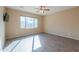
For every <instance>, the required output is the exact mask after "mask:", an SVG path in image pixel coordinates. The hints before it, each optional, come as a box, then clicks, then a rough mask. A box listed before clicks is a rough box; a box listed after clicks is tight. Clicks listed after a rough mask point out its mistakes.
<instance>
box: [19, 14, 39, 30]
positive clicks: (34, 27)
mask: <svg viewBox="0 0 79 59" xmlns="http://www.w3.org/2000/svg"><path fill="white" fill-rule="evenodd" d="M20 17H25V28H22V29H37V28H38V26H39V25H38V24H39V23H38V18H36V17H29V16H23V15H20ZM26 17H29V18H34V19H35V20H36V21H37V25H36V26H37V27H36V26H33V27H32V28H29V27H27V25H26V24H27V23H26V22H27V19H26ZM20 28H21V18H20Z"/></svg>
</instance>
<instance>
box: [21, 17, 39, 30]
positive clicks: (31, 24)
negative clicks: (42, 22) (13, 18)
mask: <svg viewBox="0 0 79 59" xmlns="http://www.w3.org/2000/svg"><path fill="white" fill-rule="evenodd" d="M20 26H21V28H27V29H32V28H37V27H38V19H37V18H31V17H25V16H21V17H20Z"/></svg>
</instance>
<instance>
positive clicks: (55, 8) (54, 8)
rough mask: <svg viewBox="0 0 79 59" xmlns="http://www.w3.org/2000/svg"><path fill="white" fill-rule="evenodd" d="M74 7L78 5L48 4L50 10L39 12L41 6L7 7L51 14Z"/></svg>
mask: <svg viewBox="0 0 79 59" xmlns="http://www.w3.org/2000/svg"><path fill="white" fill-rule="evenodd" d="M74 7H76V6H48V8H49V9H50V11H47V12H45V13H39V12H37V10H38V9H37V8H40V7H39V6H23V7H22V6H7V8H11V9H16V10H21V11H25V12H30V13H34V14H37V15H50V14H53V13H55V12H59V11H62V10H66V9H70V8H74Z"/></svg>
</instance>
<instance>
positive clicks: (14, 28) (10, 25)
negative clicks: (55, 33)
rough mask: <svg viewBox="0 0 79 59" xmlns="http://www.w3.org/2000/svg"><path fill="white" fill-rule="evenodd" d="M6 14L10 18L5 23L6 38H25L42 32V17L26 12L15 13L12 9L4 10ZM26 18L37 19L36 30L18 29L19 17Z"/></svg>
mask: <svg viewBox="0 0 79 59" xmlns="http://www.w3.org/2000/svg"><path fill="white" fill-rule="evenodd" d="M6 11H7V13H8V14H9V16H10V19H9V21H8V22H7V23H6V38H7V39H10V38H15V37H19V36H25V35H29V34H32V33H40V32H43V26H42V24H43V19H42V18H43V17H42V16H38V15H35V14H31V13H28V12H22V11H17V10H13V9H9V8H7V9H6ZM22 15H23V16H27V17H35V18H38V28H37V29H30V30H28V29H21V28H20V16H22Z"/></svg>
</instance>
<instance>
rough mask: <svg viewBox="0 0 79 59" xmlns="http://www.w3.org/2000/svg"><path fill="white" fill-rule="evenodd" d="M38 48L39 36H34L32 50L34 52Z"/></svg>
mask: <svg viewBox="0 0 79 59" xmlns="http://www.w3.org/2000/svg"><path fill="white" fill-rule="evenodd" d="M40 47H41V43H40V39H39V36H38V35H36V36H34V48H33V50H36V49H38V48H40Z"/></svg>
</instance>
